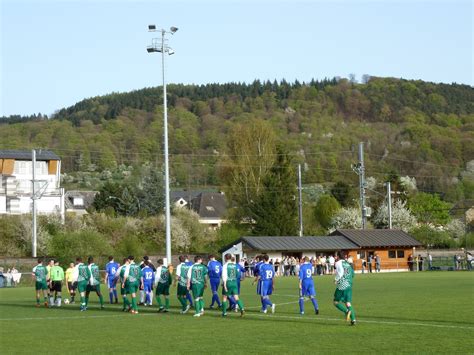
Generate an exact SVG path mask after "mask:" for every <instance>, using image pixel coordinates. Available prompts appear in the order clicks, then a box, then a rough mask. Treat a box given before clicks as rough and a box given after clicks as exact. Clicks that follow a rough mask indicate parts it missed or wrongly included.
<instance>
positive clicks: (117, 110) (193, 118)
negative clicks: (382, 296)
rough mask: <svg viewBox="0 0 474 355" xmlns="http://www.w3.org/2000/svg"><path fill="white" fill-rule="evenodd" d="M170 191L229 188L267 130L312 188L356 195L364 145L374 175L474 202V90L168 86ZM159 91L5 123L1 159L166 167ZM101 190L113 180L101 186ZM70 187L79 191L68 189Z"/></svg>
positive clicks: (336, 82)
mask: <svg viewBox="0 0 474 355" xmlns="http://www.w3.org/2000/svg"><path fill="white" fill-rule="evenodd" d="M168 95H169V99H168V103H169V146H170V164H171V176H172V185H173V186H172V187H173V188H178V187H179V188H184V187H186V188H191V189H196V188H202V187H218V188H222V187H223V186H222V185H224V181H225V180H224V179H222V175H221V172H222V171H223V169H224V170H225V164H226V161H227V160H226V155H227V158H228V154H229V144H228V143H229V136H230V134H231V133H232V134H234V135H235V130H236V129H238V127H241V126H245V125H246V124H252V122H256V121H265V122H266V123H267V124H268V125H269V126H270V127H271V129H272V130H273V132H274V134H275V136H276V138H277V140H278V141H279V142H280V143H283V144H284V146H285V149H286V150H287V151H288V152H289V154H290V155H291V156H292V161H293V162H294V164H295V169H296V164H297V163H301V164H302V166H303V183H304V184H316V183H318V184H332V183H335V182H344V183H347V184H350V185H352V186H355V185H357V183H358V177H357V175H356V174H355V173H354V172H353V171H352V169H351V164H353V163H356V162H357V147H358V144H359V142H364V143H365V163H366V175H367V176H368V177H373V178H375V179H376V180H377V181H379V182H383V181H385V179H387V176H390V175H391V174H392V175H393V174H396V175H398V176H410V177H411V178H415V179H416V183H417V187H418V189H419V190H420V191H425V192H436V193H439V194H441V195H442V197H443V198H444V199H446V200H448V201H452V202H454V201H458V200H461V199H464V198H474V182H473V181H474V180H473V174H474V172H473V169H474V167H472V166H471V165H470V164H468V163H469V162H470V161H472V160H474V89H473V88H472V87H471V86H468V85H459V84H434V83H428V82H423V81H410V80H403V79H394V78H377V77H372V78H364V80H363V82H362V83H357V82H354V81H350V80H346V79H330V80H329V79H328V80H322V81H315V80H312V81H311V82H308V83H301V82H298V81H296V82H293V83H289V82H286V81H284V80H283V81H281V82H276V81H274V82H270V81H266V82H261V81H258V80H256V81H254V82H253V83H250V84H245V83H228V84H208V85H201V86H195V85H169V86H168ZM162 99H163V98H162V88H161V87H156V88H146V89H142V90H137V91H133V92H129V93H113V94H110V95H105V96H100V97H94V98H89V99H85V100H82V101H81V102H78V103H77V104H75V105H74V106H71V107H68V108H63V109H60V110H58V111H57V112H56V113H54V115H52V117H50V118H48V117H47V116H43V115H41V114H39V115H33V116H29V117H21V116H10V117H1V118H0V148H1V149H30V148H33V147H35V148H45V149H51V150H53V151H54V152H56V153H57V154H58V155H59V156H61V158H62V168H63V172H65V173H66V175H69V176H74V175H75V174H80V173H83V172H88V173H91V174H96V175H97V176H99V178H98V180H97V181H96V182H93V183H92V186H91V183H90V182H89V183H87V184H85V185H83V186H81V185H80V183H84V181H82V182H80V183H79V187H87V188H91V187H92V188H96V186H95V185H96V184H99V183H100V182H101V178H100V177H101V176H102V177H107V176H110V175H111V174H112V175H113V174H115V173H117V171H119V172H120V173H121V174H123V173H126V172H127V171H130V170H133V168H134V167H138V166H142V165H143V164H144V163H151V164H153V165H154V164H157V165H160V164H161V162H162V160H163V149H162V148H163V144H162V143H163V142H162V132H163V111H162V109H163V106H162ZM102 180H104V179H102ZM71 181H73V179H72V180H71Z"/></svg>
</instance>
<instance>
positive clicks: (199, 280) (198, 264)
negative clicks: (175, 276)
mask: <svg viewBox="0 0 474 355" xmlns="http://www.w3.org/2000/svg"><path fill="white" fill-rule="evenodd" d="M206 275H207V266H204V265H203V264H202V258H201V257H200V256H195V257H194V264H193V266H191V267H190V268H189V270H188V284H187V288H188V290H191V291H192V293H193V297H194V309H195V310H196V312H195V313H194V317H200V316H202V315H203V314H204V299H203V295H204V289H205V288H206V287H207V284H206Z"/></svg>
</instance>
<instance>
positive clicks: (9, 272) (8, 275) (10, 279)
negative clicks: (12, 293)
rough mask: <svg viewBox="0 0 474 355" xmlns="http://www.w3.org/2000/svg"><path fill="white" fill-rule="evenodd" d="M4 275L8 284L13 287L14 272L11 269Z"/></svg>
mask: <svg viewBox="0 0 474 355" xmlns="http://www.w3.org/2000/svg"><path fill="white" fill-rule="evenodd" d="M4 277H5V281H6V286H7V287H11V286H12V273H11V270H10V269H8V270H7V272H6V273H5V274H4Z"/></svg>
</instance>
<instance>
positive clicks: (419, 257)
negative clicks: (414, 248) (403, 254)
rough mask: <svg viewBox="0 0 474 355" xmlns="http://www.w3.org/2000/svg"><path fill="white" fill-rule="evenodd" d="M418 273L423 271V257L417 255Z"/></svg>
mask: <svg viewBox="0 0 474 355" xmlns="http://www.w3.org/2000/svg"><path fill="white" fill-rule="evenodd" d="M418 271H423V257H422V256H421V255H420V254H418Z"/></svg>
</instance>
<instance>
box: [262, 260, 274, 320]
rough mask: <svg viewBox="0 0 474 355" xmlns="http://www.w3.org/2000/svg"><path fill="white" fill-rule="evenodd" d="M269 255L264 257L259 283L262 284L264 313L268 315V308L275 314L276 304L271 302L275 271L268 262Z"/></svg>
mask: <svg viewBox="0 0 474 355" xmlns="http://www.w3.org/2000/svg"><path fill="white" fill-rule="evenodd" d="M269 259H270V258H269V257H268V255H264V256H263V260H264V262H263V264H262V265H260V268H259V269H258V281H259V282H260V296H261V297H262V312H263V313H267V307H271V308H272V313H275V304H274V303H272V302H271V301H270V295H271V294H272V293H273V287H274V282H273V281H274V277H275V269H274V268H273V265H270V263H269V262H268V260H269Z"/></svg>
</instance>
